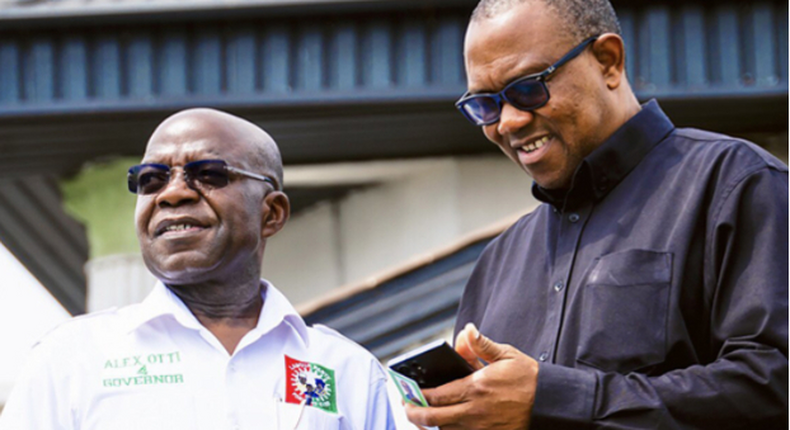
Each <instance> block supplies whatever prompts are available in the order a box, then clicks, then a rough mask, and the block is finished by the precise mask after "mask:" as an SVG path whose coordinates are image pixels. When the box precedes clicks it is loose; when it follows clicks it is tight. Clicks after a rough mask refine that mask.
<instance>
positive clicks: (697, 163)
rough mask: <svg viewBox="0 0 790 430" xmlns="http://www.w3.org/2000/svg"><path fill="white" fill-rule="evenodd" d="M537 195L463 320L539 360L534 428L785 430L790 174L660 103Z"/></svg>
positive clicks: (481, 266)
mask: <svg viewBox="0 0 790 430" xmlns="http://www.w3.org/2000/svg"><path fill="white" fill-rule="evenodd" d="M533 194H534V195H535V196H536V197H537V198H538V199H540V200H542V201H544V202H545V204H542V205H540V206H539V207H538V208H537V209H536V210H535V211H534V212H532V213H530V214H528V215H526V216H524V217H523V218H521V219H520V220H519V221H518V222H517V223H516V224H515V225H513V226H512V227H511V228H510V229H508V230H507V231H506V232H505V233H503V234H502V235H501V236H499V237H498V238H497V239H495V240H494V241H492V242H491V243H490V244H489V246H488V247H487V248H486V250H485V251H484V252H483V254H482V256H481V257H480V260H479V261H478V263H477V266H476V268H475V270H474V272H473V274H472V276H471V278H470V280H469V283H468V285H467V287H466V290H465V292H464V295H463V298H462V300H461V306H460V310H459V314H458V320H457V323H456V324H457V325H456V331H458V330H460V329H462V328H463V326H464V325H465V324H466V323H467V322H470V321H471V322H474V323H475V324H476V325H477V326H478V327H479V328H480V331H481V332H482V333H483V334H485V335H487V336H488V337H490V338H491V339H493V340H495V341H497V342H503V343H508V344H511V345H513V346H515V347H516V348H518V349H519V350H521V351H523V352H525V353H526V354H529V355H530V356H531V357H534V358H535V359H536V360H538V361H539V372H538V386H537V393H536V397H535V405H534V408H533V412H532V427H531V428H532V429H538V428H550V429H560V428H596V427H606V428H658V429H667V428H710V429H725V428H760V429H764V428H774V427H782V428H786V425H787V378H788V373H787V364H788V361H787V328H788V319H787V318H788V316H787V298H788V229H787V228H788V203H787V197H788V187H787V166H785V165H784V164H783V163H781V162H780V161H779V160H777V159H776V158H774V157H773V156H771V155H770V154H768V153H767V152H765V151H764V150H762V149H761V148H759V147H757V146H755V145H754V144H751V143H749V142H745V141H742V140H739V139H734V138H730V137H727V136H723V135H719V134H714V133H709V132H704V131H700V130H694V129H678V128H675V127H674V126H673V124H672V123H671V122H670V120H669V119H668V118H667V117H666V116H665V115H664V113H663V112H662V111H661V109H660V108H659V107H658V104H657V103H656V102H654V101H653V102H649V103H647V104H646V105H645V106H644V107H643V109H642V110H641V111H640V112H639V113H638V114H637V115H636V116H635V117H633V118H632V119H631V120H630V121H628V122H627V123H626V124H625V125H624V126H623V127H621V128H620V129H619V130H618V131H617V132H615V134H614V135H613V136H612V137H611V138H609V139H608V140H607V141H606V142H604V143H603V144H602V145H601V146H600V147H599V148H597V149H596V150H595V151H593V153H591V154H590V155H589V156H588V157H587V158H586V159H585V160H584V161H583V162H582V164H581V165H580V166H579V168H578V169H577V171H576V173H575V175H574V177H573V182H572V185H571V188H570V190H569V191H568V192H567V193H563V194H562V195H557V193H553V192H551V191H550V190H544V189H541V188H540V187H538V186H536V185H535V186H533Z"/></svg>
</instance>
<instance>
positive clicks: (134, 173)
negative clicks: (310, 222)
mask: <svg viewBox="0 0 790 430" xmlns="http://www.w3.org/2000/svg"><path fill="white" fill-rule="evenodd" d="M182 169H183V170H184V180H185V181H186V183H187V185H189V187H190V188H192V189H204V190H212V189H216V188H222V187H224V186H226V185H228V184H229V183H230V175H231V174H237V175H241V176H246V177H248V178H252V179H257V180H259V181H264V182H268V183H269V184H271V185H272V186H273V187H274V189H275V190H279V189H280V187H279V186H278V185H277V183H276V182H275V181H274V179H272V178H270V177H268V176H262V175H258V174H256V173H252V172H247V171H245V170H241V169H238V168H236V167H232V166H228V163H226V162H225V161H224V160H199V161H193V162H191V163H187V164H184V167H183V168H182ZM170 172H171V167H170V166H168V165H166V164H154V163H149V164H140V165H137V166H132V167H131V168H129V173H128V174H127V175H126V180H127V182H128V185H129V191H131V192H132V193H135V194H141V195H144V194H153V193H156V192H158V191H159V190H161V189H162V188H164V187H165V186H167V184H168V183H169V182H170Z"/></svg>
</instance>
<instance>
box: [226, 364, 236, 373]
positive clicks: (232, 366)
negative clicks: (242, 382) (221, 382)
mask: <svg viewBox="0 0 790 430" xmlns="http://www.w3.org/2000/svg"><path fill="white" fill-rule="evenodd" d="M228 369H230V371H231V372H235V371H236V365H235V364H233V363H230V364H229V365H228Z"/></svg>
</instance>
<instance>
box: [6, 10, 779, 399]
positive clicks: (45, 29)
mask: <svg viewBox="0 0 790 430" xmlns="http://www.w3.org/2000/svg"><path fill="white" fill-rule="evenodd" d="M613 3H614V5H615V9H616V10H617V12H618V15H619V17H620V19H621V24H622V27H623V33H624V34H623V36H624V39H625V42H626V46H627V49H628V50H627V66H626V70H627V74H628V76H629V79H630V80H631V82H632V86H633V87H634V89H635V91H636V93H637V96H638V97H639V98H640V100H641V101H647V100H649V99H651V98H656V99H658V100H659V101H660V102H661V104H662V107H663V108H664V109H665V111H666V112H667V114H668V115H669V116H670V118H672V120H673V121H674V122H675V124H676V125H678V126H692V127H700V128H705V129H710V130H715V131H720V132H724V133H728V134H732V135H736V136H741V137H744V138H747V139H749V140H752V141H754V142H756V143H758V144H759V145H761V146H763V147H764V148H766V149H767V150H769V151H770V152H772V153H773V154H775V155H776V156H778V157H779V158H781V159H782V160H784V161H785V163H786V162H787V151H788V140H787V136H788V134H787V124H788V72H787V67H788V33H787V27H788V26H787V22H788V4H787V2H781V1H770V0H758V1H753V2H749V4H746V2H734V1H733V2H727V1H706V0H685V1H682V2H680V1H675V0H641V1H628V0H619V1H614V2H613ZM475 4H476V1H475V0H419V1H412V0H355V1H352V0H303V1H299V0H203V1H201V0H193V1H162V0H157V1H153V0H0V241H1V242H2V244H3V246H2V247H0V326H1V327H2V331H0V348H1V349H2V354H0V405H2V403H3V402H4V401H5V398H6V396H7V394H8V391H9V390H10V388H11V386H12V384H13V380H14V377H15V375H16V373H17V372H18V371H19V369H20V367H21V365H22V364H23V363H24V359H25V356H26V355H27V352H28V350H29V348H30V346H31V345H32V344H33V343H34V342H35V340H36V339H37V338H39V337H40V336H41V335H43V334H44V333H45V332H46V331H48V330H49V329H51V328H52V327H54V326H55V325H56V324H58V323H59V322H61V321H64V320H66V319H68V318H70V316H71V315H79V314H83V313H85V312H90V311H94V310H100V309H104V308H107V307H111V306H122V305H125V304H129V303H134V302H137V301H140V300H141V299H142V298H143V297H145V295H146V294H147V293H148V291H149V290H150V289H151V287H152V286H153V282H154V279H153V277H152V276H151V275H150V274H148V272H147V271H146V269H145V267H144V265H143V263H142V259H141V257H140V255H139V249H138V246H137V241H136V237H135V234H134V226H133V210H134V204H135V196H134V195H132V194H130V193H129V192H128V191H127V190H126V188H125V173H126V169H127V168H128V167H129V166H131V165H133V164H137V163H138V162H139V160H140V158H141V156H142V153H143V150H144V148H145V144H146V140H147V138H148V136H149V135H150V134H151V132H152V131H153V130H154V128H155V127H156V125H157V124H158V123H159V122H160V121H162V120H163V119H164V118H165V117H167V116H168V115H170V114H171V113H173V112H175V111H177V110H180V109H183V108H187V107H193V106H209V107H214V108H218V109H222V110H226V111H228V112H231V113H234V114H236V115H239V116H242V117H244V118H247V119H249V120H251V121H253V122H255V123H257V124H259V125H260V126H261V127H263V128H264V129H265V130H267V131H268V132H269V133H270V134H271V135H272V136H273V137H274V138H275V140H276V141H277V142H278V144H279V146H280V148H281V151H282V154H283V159H284V162H285V165H286V168H285V190H286V192H287V193H288V195H289V196H290V198H291V202H292V209H293V212H292V218H291V220H290V222H289V223H288V225H287V226H286V228H285V230H284V231H282V232H281V233H279V234H278V235H277V236H275V237H274V239H273V240H271V242H270V244H269V246H268V247H267V254H266V257H265V261H264V267H263V273H264V276H265V277H266V278H267V279H269V280H271V281H272V282H273V283H274V284H275V285H276V286H277V287H278V288H279V289H280V290H282V291H283V292H284V293H285V294H286V295H287V296H288V297H289V298H290V299H291V300H292V302H293V303H294V304H295V305H296V306H297V308H298V309H299V310H300V312H302V314H303V315H304V316H305V318H306V319H307V321H308V322H310V323H322V324H326V325H329V326H331V327H333V328H336V329H338V330H340V331H341V332H342V333H344V334H345V335H347V336H349V337H351V338H352V339H354V340H356V341H358V342H360V343H362V344H363V345H364V346H366V347H367V348H369V349H371V351H373V353H374V354H376V355H377V356H378V357H380V358H382V359H386V358H387V357H390V356H392V355H394V354H396V353H398V352H401V351H403V350H405V349H407V348H410V347H413V346H414V345H417V344H421V343H424V342H427V341H429V340H432V339H435V338H439V337H449V336H450V332H451V327H452V322H453V317H454V314H455V309H456V307H457V304H458V298H459V296H460V294H461V291H462V289H463V286H464V283H465V281H466V278H467V277H468V275H469V272H470V271H471V269H472V265H473V263H474V261H475V259H476V258H477V256H478V254H479V253H480V251H481V250H482V249H483V247H484V246H485V244H486V243H487V242H488V241H489V240H490V239H491V238H492V237H494V236H495V235H496V234H498V233H499V232H501V231H503V230H504V228H506V227H507V226H508V225H510V224H511V223H512V222H513V221H515V220H516V219H517V218H518V217H519V216H521V215H523V214H525V213H527V212H529V211H530V210H532V209H533V208H534V207H535V206H536V205H537V203H536V201H535V200H534V199H533V198H532V196H531V193H530V186H531V181H530V179H529V177H527V176H526V175H525V174H523V173H522V171H521V170H520V169H519V168H517V167H516V166H515V165H513V163H512V162H510V161H509V160H508V159H507V158H506V157H504V156H503V155H502V154H500V153H499V152H498V150H497V149H496V148H495V147H494V145H492V144H490V143H488V142H487V141H486V140H485V138H484V137H483V135H482V133H481V132H480V131H479V130H477V129H476V128H475V127H473V126H471V125H470V124H468V123H466V121H465V120H464V118H463V117H462V116H461V115H460V114H459V113H458V112H456V110H455V109H454V107H453V102H454V101H455V100H456V99H457V98H458V97H459V96H460V95H461V94H462V93H463V92H464V91H465V77H464V70H463V58H462V43H463V35H464V31H465V26H466V22H467V19H468V17H469V14H470V13H471V10H472V8H473V7H474V5H475Z"/></svg>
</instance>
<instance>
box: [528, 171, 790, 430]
mask: <svg viewBox="0 0 790 430" xmlns="http://www.w3.org/2000/svg"><path fill="white" fill-rule="evenodd" d="M722 192H723V193H724V197H723V198H722V199H720V200H719V201H720V202H721V203H719V204H718V205H713V206H712V207H711V208H710V211H711V212H710V213H711V216H710V217H709V218H708V219H709V222H710V225H709V226H707V228H708V230H707V231H708V233H707V240H706V252H705V261H704V264H703V267H702V268H701V269H702V270H703V271H704V279H705V281H704V283H705V285H704V288H705V289H706V293H708V294H707V295H708V297H710V303H709V306H710V339H708V340H701V341H702V342H705V341H709V342H711V344H712V345H714V350H718V356H717V357H716V358H715V360H713V361H712V362H710V363H707V364H704V365H694V366H691V367H688V368H684V369H676V370H672V371H669V372H667V373H664V374H662V375H658V376H647V375H643V374H639V373H629V374H617V373H607V372H602V371H596V370H586V369H569V368H564V367H560V366H556V365H551V364H541V365H540V369H539V372H538V386H537V393H536V396H535V399H536V400H535V405H534V407H533V411H532V426H531V427H530V428H531V430H536V429H543V428H551V429H563V428H574V429H578V428H616V429H628V428H648V427H649V428H661V429H674V428H694V429H728V428H760V429H763V428H765V429H768V428H772V429H773V428H787V427H786V426H787V420H788V416H787V392H788V386H787V379H788V371H787V366H788V360H787V327H788V314H787V302H788V201H787V196H788V186H787V172H786V171H780V170H776V169H771V168H763V169H760V170H758V171H756V172H753V173H751V174H750V175H747V176H745V177H743V178H742V179H740V180H739V181H737V182H736V183H735V184H733V185H732V186H730V187H729V188H726V189H724V190H723V191H722ZM690 269H691V270H693V269H694V268H684V270H690ZM686 287H689V286H686Z"/></svg>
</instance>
